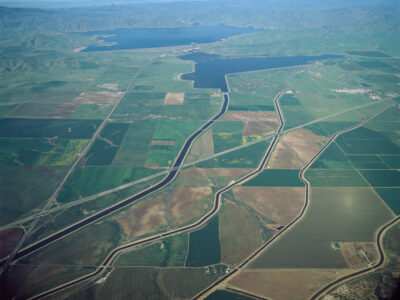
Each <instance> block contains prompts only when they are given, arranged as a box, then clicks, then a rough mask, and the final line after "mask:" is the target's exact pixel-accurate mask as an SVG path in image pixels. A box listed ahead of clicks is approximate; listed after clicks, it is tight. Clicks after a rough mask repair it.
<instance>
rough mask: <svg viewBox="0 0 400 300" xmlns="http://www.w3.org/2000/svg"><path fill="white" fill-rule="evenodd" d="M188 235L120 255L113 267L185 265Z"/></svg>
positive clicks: (171, 238)
mask: <svg viewBox="0 0 400 300" xmlns="http://www.w3.org/2000/svg"><path fill="white" fill-rule="evenodd" d="M187 246H188V235H187V234H182V235H177V236H174V237H170V238H167V239H165V240H162V241H160V242H158V243H155V244H153V245H151V246H147V247H144V248H141V249H138V250H133V251H130V252H127V253H124V254H122V255H121V256H120V257H119V258H118V260H117V261H116V262H115V263H114V265H115V266H125V267H126V266H157V267H177V266H183V265H184V264H185V259H186V253H187Z"/></svg>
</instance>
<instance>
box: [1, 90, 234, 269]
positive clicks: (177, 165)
mask: <svg viewBox="0 0 400 300" xmlns="http://www.w3.org/2000/svg"><path fill="white" fill-rule="evenodd" d="M228 104H229V97H228V95H227V94H224V101H223V104H222V107H221V110H220V112H219V113H218V114H217V115H216V116H214V117H213V118H212V119H210V120H209V121H207V122H206V123H205V124H204V125H203V126H202V127H200V129H198V130H197V131H196V132H194V133H193V134H192V135H191V136H190V137H189V138H188V139H187V140H186V142H185V143H184V145H183V147H182V149H181V151H180V152H179V155H178V157H177V159H176V160H175V163H174V164H173V167H172V169H171V171H170V172H169V173H168V175H167V176H166V177H165V178H164V179H163V180H162V181H161V182H159V183H157V184H155V185H153V186H151V187H150V188H148V189H146V190H144V191H142V192H140V193H138V194H136V195H134V196H133V197H130V198H127V199H125V200H123V201H121V202H119V203H117V204H115V205H113V206H110V207H108V208H106V209H104V210H102V211H100V212H98V213H96V214H94V215H92V216H90V217H88V218H86V219H83V220H81V221H79V222H77V223H75V224H73V225H71V226H69V227H66V228H64V229H62V230H61V231H58V232H56V233H55V234H53V235H51V236H49V237H46V238H45V239H43V240H41V241H39V242H37V243H35V244H32V245H30V246H28V247H26V248H24V249H22V250H21V251H19V252H18V253H16V254H15V255H14V256H13V259H8V260H7V261H6V262H5V263H6V264H7V263H10V262H11V261H14V260H17V259H19V258H21V257H24V256H26V255H28V254H30V253H32V252H34V251H37V250H39V249H40V248H42V247H44V246H46V245H48V244H50V243H52V242H54V241H56V240H58V239H60V238H62V237H64V236H66V235H68V234H71V233H73V232H75V231H77V230H78V229H80V228H82V227H84V226H86V225H88V224H91V223H93V222H95V221H97V220H99V219H101V218H103V217H105V216H107V215H109V214H111V213H113V212H115V211H116V210H118V209H121V208H123V207H125V206H127V205H129V204H131V203H133V202H135V201H137V200H139V199H141V198H143V197H145V196H148V195H149V194H151V193H153V192H155V191H157V190H159V189H161V188H163V187H164V186H166V185H167V184H169V183H170V182H171V181H172V180H173V179H174V178H175V177H176V175H177V173H178V171H179V168H180V167H181V165H182V162H183V160H184V159H185V157H186V154H187V152H188V151H189V149H190V147H191V145H192V143H193V141H194V140H195V139H196V138H197V137H198V136H199V135H200V134H201V133H202V132H203V131H204V130H206V129H207V128H209V127H210V126H211V125H212V124H214V123H215V122H216V121H217V120H218V119H219V118H220V117H221V116H222V115H223V114H224V113H225V112H226V110H227V108H228ZM3 263H4V262H2V264H3Z"/></svg>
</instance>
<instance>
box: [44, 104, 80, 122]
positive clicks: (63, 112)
mask: <svg viewBox="0 0 400 300" xmlns="http://www.w3.org/2000/svg"><path fill="white" fill-rule="evenodd" d="M79 106H80V104H77V103H75V104H74V103H63V104H60V106H58V107H57V108H56V110H55V111H53V112H52V113H51V114H50V115H49V117H52V118H68V117H69V116H70V115H71V114H72V113H73V112H74V111H75V110H76V109H77V108H78V107H79Z"/></svg>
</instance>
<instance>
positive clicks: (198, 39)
mask: <svg viewBox="0 0 400 300" xmlns="http://www.w3.org/2000/svg"><path fill="white" fill-rule="evenodd" d="M257 31H261V30H260V29H255V28H239V27H233V26H227V25H214V26H198V25H196V26H190V27H180V28H127V29H114V30H102V31H91V32H85V33H82V34H83V35H85V36H98V37H97V40H98V41H100V40H102V41H104V42H103V43H100V44H99V45H92V46H89V47H87V48H86V49H85V50H83V51H82V52H93V51H110V50H123V49H140V48H156V47H169V46H180V45H190V44H191V43H199V44H200V43H211V42H216V41H219V40H221V39H226V38H228V37H231V36H234V35H239V34H245V33H251V32H257ZM105 43H106V44H108V46H106V44H105ZM102 44H103V45H102Z"/></svg>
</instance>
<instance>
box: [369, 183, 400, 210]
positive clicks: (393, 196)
mask: <svg viewBox="0 0 400 300" xmlns="http://www.w3.org/2000/svg"><path fill="white" fill-rule="evenodd" d="M375 191H376V192H377V193H378V194H379V196H380V197H381V198H382V199H383V200H384V201H385V202H386V204H387V205H388V206H389V207H390V208H391V209H392V210H393V212H394V213H395V214H397V215H398V214H400V200H399V199H400V188H398V187H397V188H375Z"/></svg>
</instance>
